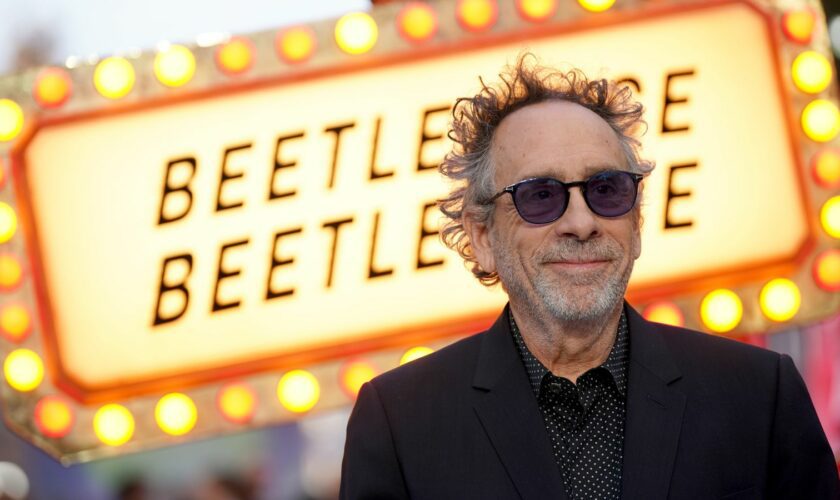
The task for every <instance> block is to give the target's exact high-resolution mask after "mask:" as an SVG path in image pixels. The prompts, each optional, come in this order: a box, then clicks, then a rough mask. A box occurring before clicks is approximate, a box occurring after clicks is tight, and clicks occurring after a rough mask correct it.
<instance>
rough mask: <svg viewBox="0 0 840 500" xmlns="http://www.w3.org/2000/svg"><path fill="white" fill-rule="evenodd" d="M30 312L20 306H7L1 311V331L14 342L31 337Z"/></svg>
mask: <svg viewBox="0 0 840 500" xmlns="http://www.w3.org/2000/svg"><path fill="white" fill-rule="evenodd" d="M29 326H30V320H29V311H27V310H26V308H25V307H23V306H22V305H20V304H7V305H5V306H3V308H2V309H0V330H2V331H3V334H4V335H5V336H6V337H7V338H8V339H9V340H11V341H13V342H20V341H21V340H23V339H24V338H26V336H27V335H29Z"/></svg>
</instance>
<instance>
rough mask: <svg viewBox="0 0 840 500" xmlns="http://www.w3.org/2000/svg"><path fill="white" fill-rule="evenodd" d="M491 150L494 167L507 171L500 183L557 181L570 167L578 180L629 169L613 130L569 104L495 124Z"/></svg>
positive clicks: (550, 104) (530, 109) (533, 109)
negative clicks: (507, 179) (547, 178)
mask: <svg viewBox="0 0 840 500" xmlns="http://www.w3.org/2000/svg"><path fill="white" fill-rule="evenodd" d="M492 146H493V147H492V155H493V157H494V163H496V165H497V166H499V167H501V169H502V170H506V172H504V175H503V177H511V176H515V177H517V178H518V177H522V176H526V177H534V176H553V177H558V176H563V175H562V174H563V171H564V170H567V167H573V168H571V170H573V171H571V172H569V175H572V176H573V177H580V176H581V175H591V174H595V173H597V172H600V171H603V170H612V169H616V168H620V169H624V168H627V165H626V163H627V162H626V157H625V155H624V154H623V150H622V148H621V141H620V140H619V138H618V135H617V134H616V132H615V131H614V130H613V129H612V127H610V125H609V124H608V123H607V122H606V121H605V120H604V119H603V118H601V117H600V116H598V115H597V114H596V113H595V112H593V111H591V110H589V109H587V108H586V107H584V106H581V105H579V104H577V103H572V102H568V101H560V100H553V101H545V102H541V103H537V104H532V105H528V106H526V107H524V108H521V109H519V110H517V111H515V112H513V113H511V114H510V115H509V116H507V117H506V118H505V119H504V120H502V122H501V123H500V124H499V127H498V129H497V130H496V134H494V138H493V145H492ZM498 173H502V172H498V171H497V174H498ZM561 180H564V179H561ZM566 180H568V179H566Z"/></svg>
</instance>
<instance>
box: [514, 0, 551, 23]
mask: <svg viewBox="0 0 840 500" xmlns="http://www.w3.org/2000/svg"><path fill="white" fill-rule="evenodd" d="M516 9H517V10H518V11H519V15H520V16H522V17H523V18H525V19H527V20H529V21H534V22H540V21H545V20H546V19H548V18H549V17H551V16H553V15H554V13H555V12H556V11H557V0H516Z"/></svg>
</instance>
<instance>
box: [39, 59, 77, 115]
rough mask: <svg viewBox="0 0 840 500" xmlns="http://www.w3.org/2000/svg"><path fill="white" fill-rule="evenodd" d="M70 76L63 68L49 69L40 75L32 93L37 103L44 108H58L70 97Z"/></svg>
mask: <svg viewBox="0 0 840 500" xmlns="http://www.w3.org/2000/svg"><path fill="white" fill-rule="evenodd" d="M71 87H72V83H71V81H70V75H68V74H67V72H66V71H64V70H63V69H61V68H47V69H45V70H43V71H41V73H40V74H38V77H37V78H36V79H35V87H34V89H33V91H32V95H33V97H35V101H36V102H37V103H38V105H40V106H41V107H42V108H57V107H59V106H61V105H62V104H64V103H65V102H67V98H69V97H70V89H71Z"/></svg>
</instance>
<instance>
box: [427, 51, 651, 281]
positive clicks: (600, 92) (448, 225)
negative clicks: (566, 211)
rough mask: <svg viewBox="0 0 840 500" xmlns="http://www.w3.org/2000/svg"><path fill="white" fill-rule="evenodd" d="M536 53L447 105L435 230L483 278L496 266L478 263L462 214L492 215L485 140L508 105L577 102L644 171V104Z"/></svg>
mask: <svg viewBox="0 0 840 500" xmlns="http://www.w3.org/2000/svg"><path fill="white" fill-rule="evenodd" d="M529 59H534V60H535V61H536V57H535V56H534V55H533V54H530V53H526V54H523V55H520V56H519V57H518V58H517V62H516V64H515V65H514V66H507V67H506V68H505V69H504V70H503V72H502V73H501V74H500V75H499V77H500V78H501V81H500V82H499V83H497V84H495V85H487V84H486V83H484V80H482V79H481V78H479V81H480V82H481V90H480V91H479V92H478V94H476V95H475V96H473V97H461V98H458V99H457V100H456V101H455V106H454V108H453V110H452V120H453V121H452V125H451V129H450V131H449V134H448V135H449V138H450V139H452V141H453V142H454V143H455V144H454V146H453V149H452V151H450V152H449V153H448V154H447V155H446V156H445V157H444V159H443V162H442V163H441V165H440V172H441V173H442V174H443V175H444V176H446V177H448V178H449V179H451V180H453V181H455V182H456V187H455V188H454V189H453V190H452V191H451V192H450V193H449V195H448V196H447V197H446V198H444V199H442V200H439V202H438V206H439V208H440V210H441V212H443V215H444V218H445V220H444V223H443V226H442V228H441V238H442V240H443V242H444V244H446V246H448V247H449V248H451V249H453V250H455V251H457V252H458V254H459V255H460V256H461V257H462V258H463V259H464V261H465V264H467V265H468V266H470V269H471V271H472V273H473V274H474V275H475V277H476V278H478V279H479V281H481V283H482V284H484V285H488V286H490V285H493V284H495V283H497V282H498V281H499V276H498V275H497V274H496V273H495V272H487V271H485V270H483V269H481V266H480V265H479V263H478V261H477V260H476V257H475V254H474V251H473V248H472V246H471V244H470V239H469V236H468V235H467V233H466V231H465V229H464V224H463V218H464V217H470V218H472V219H473V220H474V221H476V222H478V223H484V224H488V223H490V222H491V220H490V219H491V215H492V213H493V204H492V203H490V202H489V200H490V198H491V197H492V196H493V195H494V194H495V192H496V186H495V185H494V182H493V176H494V171H493V162H492V158H491V157H490V146H491V143H492V141H493V135H494V133H495V131H496V129H497V128H498V126H499V124H500V123H501V121H502V120H503V119H504V118H505V117H506V116H508V115H510V114H511V113H513V112H514V111H516V110H518V109H521V108H523V107H525V106H528V105H531V104H537V103H540V102H544V101H550V100H563V101H569V102H573V103H576V104H579V105H581V106H583V107H585V108H587V109H589V110H591V111H593V112H594V113H596V114H597V115H598V116H600V117H601V118H603V119H604V121H606V122H607V124H609V125H610V127H612V129H613V130H614V131H615V133H616V135H617V136H618V138H619V141H620V143H621V147H622V149H623V150H624V154H625V156H626V158H627V163H628V165H629V166H630V169H631V170H632V171H634V172H637V173H641V174H645V175H647V174H648V173H650V172H651V171H652V170H653V167H654V165H653V163H652V162H650V161H646V160H643V159H642V158H641V157H640V155H639V149H640V146H641V145H640V143H639V140H638V139H636V138H635V137H634V135H635V133H636V132H637V129H639V128H640V127H643V126H644V125H645V122H644V121H643V120H642V112H643V107H642V105H641V103H639V102H637V101H636V100H634V99H633V95H632V92H631V90H630V88H629V87H627V86H623V85H619V84H618V83H616V82H614V81H607V80H605V79H600V80H592V81H590V80H588V79H587V78H586V75H584V74H583V72H582V71H580V70H578V69H572V70H570V71H567V72H562V71H557V70H554V69H552V68H548V67H544V66H540V65H539V64H538V63H537V62H534V63H533V64H529V63H528V60H529Z"/></svg>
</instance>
